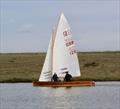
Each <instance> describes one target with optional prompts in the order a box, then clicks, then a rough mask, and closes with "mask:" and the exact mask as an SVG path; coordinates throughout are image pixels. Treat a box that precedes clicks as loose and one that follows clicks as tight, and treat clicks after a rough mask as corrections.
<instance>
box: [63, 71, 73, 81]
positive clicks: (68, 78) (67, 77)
mask: <svg viewBox="0 0 120 109" xmlns="http://www.w3.org/2000/svg"><path fill="white" fill-rule="evenodd" d="M71 79H72V75H70V74H69V73H68V71H67V72H66V75H65V78H64V81H71Z"/></svg>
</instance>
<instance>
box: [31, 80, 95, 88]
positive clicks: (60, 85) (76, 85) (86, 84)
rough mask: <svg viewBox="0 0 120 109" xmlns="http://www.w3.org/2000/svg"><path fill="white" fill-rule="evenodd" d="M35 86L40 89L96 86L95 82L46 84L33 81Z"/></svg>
mask: <svg viewBox="0 0 120 109" xmlns="http://www.w3.org/2000/svg"><path fill="white" fill-rule="evenodd" d="M33 86H39V87H80V86H81V87H82V86H83V87H84V86H95V82H94V81H70V82H51V81H49V82H45V81H33Z"/></svg>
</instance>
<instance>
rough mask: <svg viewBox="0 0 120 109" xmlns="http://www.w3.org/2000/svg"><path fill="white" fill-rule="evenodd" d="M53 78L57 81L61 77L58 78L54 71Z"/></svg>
mask: <svg viewBox="0 0 120 109" xmlns="http://www.w3.org/2000/svg"><path fill="white" fill-rule="evenodd" d="M51 80H52V81H54V82H57V81H58V80H59V78H58V76H57V74H56V73H54V75H53V76H52V78H51Z"/></svg>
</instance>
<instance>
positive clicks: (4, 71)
mask: <svg viewBox="0 0 120 109" xmlns="http://www.w3.org/2000/svg"><path fill="white" fill-rule="evenodd" d="M78 57H79V62H80V69H81V74H82V75H81V77H77V78H75V79H76V80H95V81H120V52H82V53H79V54H78ZM44 59H45V53H16V54H15V53H14V54H0V82H31V81H35V80H38V78H39V75H40V72H41V69H42V66H43V63H44Z"/></svg>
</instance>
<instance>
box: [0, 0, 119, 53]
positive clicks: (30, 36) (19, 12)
mask: <svg viewBox="0 0 120 109" xmlns="http://www.w3.org/2000/svg"><path fill="white" fill-rule="evenodd" d="M119 3H120V2H119V0H73V1H72V0H66V1H65V0H62V1H58V0H51V1H50V0H48V1H47V0H45V1H44V0H43V1H42V0H1V2H0V8H1V15H0V26H1V28H0V52H41V51H46V50H47V47H48V43H49V40H50V35H51V31H52V28H53V27H54V25H55V24H56V23H57V21H58V17H59V16H60V13H61V11H62V12H63V13H64V14H65V16H66V18H67V20H68V22H69V24H70V26H71V29H72V34H73V38H74V40H75V41H76V43H77V49H78V51H111V50H112V51H113V50H120V47H119V44H120V38H119V37H120V31H119V29H120V27H119V24H120V15H119V8H120V5H119Z"/></svg>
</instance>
